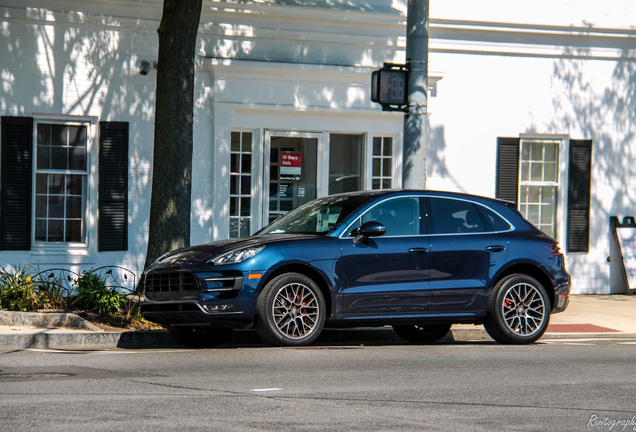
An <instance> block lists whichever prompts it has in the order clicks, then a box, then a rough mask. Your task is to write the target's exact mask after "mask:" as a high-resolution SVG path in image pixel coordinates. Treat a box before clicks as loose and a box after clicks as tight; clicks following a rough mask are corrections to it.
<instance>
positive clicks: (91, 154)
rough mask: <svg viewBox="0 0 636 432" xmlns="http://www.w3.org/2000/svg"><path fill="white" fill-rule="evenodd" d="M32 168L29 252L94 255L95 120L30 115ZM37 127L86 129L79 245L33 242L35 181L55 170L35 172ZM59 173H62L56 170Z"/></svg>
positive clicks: (90, 118) (95, 208)
mask: <svg viewBox="0 0 636 432" xmlns="http://www.w3.org/2000/svg"><path fill="white" fill-rule="evenodd" d="M33 121H34V125H33V139H32V145H33V166H32V184H33V188H32V191H31V194H32V200H31V248H32V249H31V252H32V254H35V255H38V254H49V253H57V252H59V253H63V254H81V255H87V254H95V253H96V245H97V231H96V226H97V225H96V215H97V202H96V201H97V200H95V199H92V197H94V196H97V192H96V191H97V180H98V179H97V175H96V173H95V169H94V167H96V166H97V154H96V153H97V151H96V149H97V129H98V128H97V124H98V119H97V117H93V116H52V115H47V114H34V115H33ZM38 124H58V125H64V126H85V127H86V172H85V175H86V180H85V193H84V197H83V201H84V202H83V209H84V211H83V215H82V217H83V221H84V239H83V241H82V242H47V241H36V240H35V234H36V233H35V226H36V223H35V222H36V179H37V174H38V173H48V174H51V173H53V172H52V171H56V170H38V168H37V145H38V143H37V126H38ZM57 171H60V173H62V172H61V171H62V170H57ZM63 173H64V174H79V173H80V172H76V171H70V170H64V172H63Z"/></svg>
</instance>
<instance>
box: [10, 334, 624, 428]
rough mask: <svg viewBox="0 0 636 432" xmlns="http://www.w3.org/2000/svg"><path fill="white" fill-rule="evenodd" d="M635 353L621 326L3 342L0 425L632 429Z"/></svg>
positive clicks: (14, 426) (26, 426) (30, 426)
mask: <svg viewBox="0 0 636 432" xmlns="http://www.w3.org/2000/svg"><path fill="white" fill-rule="evenodd" d="M635 362H636V339H633V338H623V339H594V338H591V339H587V340H581V339H576V340H567V339H566V340H554V341H550V342H549V343H539V344H535V345H531V346H522V347H516V346H504V345H498V344H494V343H490V342H474V343H471V342H466V343H458V342H455V343H449V344H438V345H431V346H412V345H391V346H370V347H369V346H356V345H340V346H319V347H316V346H315V347H305V348H264V347H234V348H225V349H213V350H201V351H193V350H184V349H168V350H107V351H52V350H18V351H5V352H0V431H43V430H46V431H62V430H64V431H68V430H77V431H79V430H81V431H116V430H121V431H130V430H138V431H172V430H177V431H198V430H201V431H203V430H212V431H241V432H242V431H365V432H367V431H383V432H385V431H425V430H426V431H429V430H430V431H450V430H452V431H462V430H466V431H495V430H527V431H537V430H544V431H547V430H550V431H587V430H589V431H594V430H599V431H603V430H610V426H611V424H614V427H613V428H612V429H611V430H614V431H615V430H636V418H635V416H636V402H635V399H634V396H635V395H636V374H635V373H634V369H635ZM632 421H633V424H631V425H629V422H632ZM618 422H624V423H618ZM625 422H626V423H625ZM625 424H627V426H626V427H625V428H624V427H623V425H625Z"/></svg>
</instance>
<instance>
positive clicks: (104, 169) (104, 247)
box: [98, 122, 128, 251]
mask: <svg viewBox="0 0 636 432" xmlns="http://www.w3.org/2000/svg"><path fill="white" fill-rule="evenodd" d="M99 137H100V139H99V198H98V206H99V222H98V232H99V234H98V249H99V250H100V251H124V250H128V123H127V122H100V124H99Z"/></svg>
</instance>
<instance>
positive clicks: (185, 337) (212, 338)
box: [168, 327, 232, 348]
mask: <svg viewBox="0 0 636 432" xmlns="http://www.w3.org/2000/svg"><path fill="white" fill-rule="evenodd" d="M168 331H169V332H170V334H171V335H172V337H173V338H174V340H176V341H177V342H179V343H180V344H181V345H183V346H186V347H188V348H214V347H215V346H218V345H220V344H222V343H223V342H225V341H226V340H228V339H229V337H230V335H231V334H232V329H231V328H214V327H170V328H169V329H168Z"/></svg>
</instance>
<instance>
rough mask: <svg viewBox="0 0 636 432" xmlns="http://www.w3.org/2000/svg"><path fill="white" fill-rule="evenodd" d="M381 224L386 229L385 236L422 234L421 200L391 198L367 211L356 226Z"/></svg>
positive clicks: (416, 198) (414, 198)
mask: <svg viewBox="0 0 636 432" xmlns="http://www.w3.org/2000/svg"><path fill="white" fill-rule="evenodd" d="M370 221H373V222H380V223H381V224H382V225H384V226H385V227H386V234H384V236H385V237H386V236H411V235H419V234H420V233H421V228H420V226H421V221H422V218H421V217H420V199H419V198H418V197H400V198H389V199H387V200H385V201H382V202H381V203H379V204H377V205H375V206H373V207H371V208H370V209H369V210H367V211H366V212H365V213H364V214H362V216H360V218H359V219H358V220H357V222H356V224H354V228H358V227H360V226H361V225H362V224H363V223H365V222H370Z"/></svg>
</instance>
